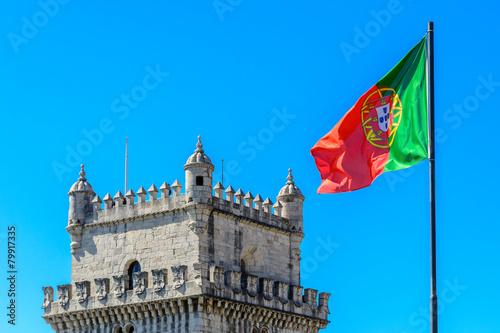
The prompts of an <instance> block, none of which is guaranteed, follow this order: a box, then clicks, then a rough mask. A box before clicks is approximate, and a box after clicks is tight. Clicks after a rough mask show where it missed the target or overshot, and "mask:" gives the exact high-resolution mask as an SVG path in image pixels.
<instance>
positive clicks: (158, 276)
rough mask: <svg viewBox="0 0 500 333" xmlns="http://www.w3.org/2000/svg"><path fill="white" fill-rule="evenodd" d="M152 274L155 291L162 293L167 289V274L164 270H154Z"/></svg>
mask: <svg viewBox="0 0 500 333" xmlns="http://www.w3.org/2000/svg"><path fill="white" fill-rule="evenodd" d="M151 273H152V275H153V290H154V291H156V292H160V291H162V289H163V288H165V283H166V274H167V272H166V271H165V270H164V269H153V270H152V271H151Z"/></svg>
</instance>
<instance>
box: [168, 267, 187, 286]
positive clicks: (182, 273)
mask: <svg viewBox="0 0 500 333" xmlns="http://www.w3.org/2000/svg"><path fill="white" fill-rule="evenodd" d="M170 269H171V270H172V284H173V286H174V288H175V289H179V288H180V287H182V286H183V285H184V282H185V281H186V269H187V266H172V267H170Z"/></svg>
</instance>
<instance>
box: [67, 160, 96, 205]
mask: <svg viewBox="0 0 500 333" xmlns="http://www.w3.org/2000/svg"><path fill="white" fill-rule="evenodd" d="M80 167H81V168H82V170H80V178H78V181H77V182H76V183H74V184H73V186H71V189H70V190H69V193H68V194H70V193H73V192H87V193H89V194H92V197H93V196H94V195H95V192H94V189H93V188H92V186H91V185H90V184H89V183H87V178H85V170H84V169H83V168H84V167H85V165H83V164H82V165H80Z"/></svg>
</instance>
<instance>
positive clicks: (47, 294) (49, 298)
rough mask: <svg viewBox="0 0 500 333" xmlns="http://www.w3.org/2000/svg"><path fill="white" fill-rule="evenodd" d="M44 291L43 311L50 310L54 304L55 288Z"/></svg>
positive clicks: (44, 288)
mask: <svg viewBox="0 0 500 333" xmlns="http://www.w3.org/2000/svg"><path fill="white" fill-rule="evenodd" d="M42 290H43V304H42V309H46V308H48V307H49V306H50V305H51V304H52V302H54V288H52V287H42Z"/></svg>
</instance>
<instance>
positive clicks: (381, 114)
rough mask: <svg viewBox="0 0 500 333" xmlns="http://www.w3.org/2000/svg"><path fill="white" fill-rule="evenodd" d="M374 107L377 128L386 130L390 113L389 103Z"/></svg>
mask: <svg viewBox="0 0 500 333" xmlns="http://www.w3.org/2000/svg"><path fill="white" fill-rule="evenodd" d="M375 109H376V110H377V116H378V126H379V128H380V129H381V130H382V131H384V132H387V130H388V129H389V119H390V115H391V106H390V104H385V105H381V106H377V107H376V108H375Z"/></svg>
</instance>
